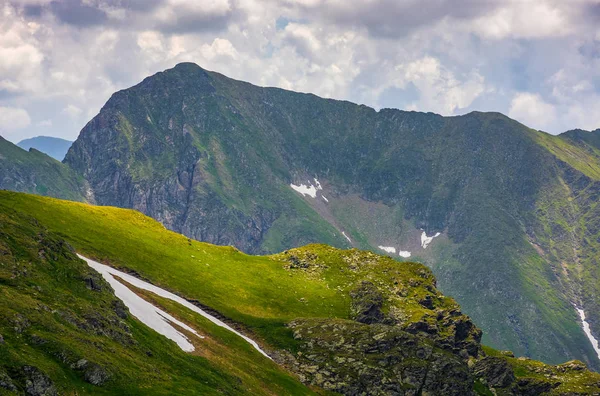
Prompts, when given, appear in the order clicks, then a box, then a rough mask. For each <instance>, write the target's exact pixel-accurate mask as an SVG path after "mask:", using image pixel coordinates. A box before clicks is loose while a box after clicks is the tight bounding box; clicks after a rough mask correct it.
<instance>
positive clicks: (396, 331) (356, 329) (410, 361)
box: [288, 319, 473, 396]
mask: <svg viewBox="0 0 600 396" xmlns="http://www.w3.org/2000/svg"><path fill="white" fill-rule="evenodd" d="M290 327H291V329H292V330H293V331H294V338H295V339H296V340H298V341H299V342H300V345H301V349H300V350H301V353H300V354H298V355H297V356H295V357H294V358H291V359H290V361H289V362H288V364H290V365H292V367H293V368H294V371H296V372H299V373H300V374H301V375H302V376H303V377H304V378H305V381H306V382H308V383H310V384H313V385H317V386H320V387H322V388H324V389H326V390H329V391H334V392H339V393H342V394H344V395H407V396H408V395H421V394H428V395H471V394H472V383H473V377H472V375H471V373H470V371H469V368H468V365H467V362H466V361H465V360H463V359H461V358H460V357H458V356H456V355H454V356H453V355H452V354H449V353H447V352H443V351H441V350H440V349H439V348H436V347H434V346H433V345H432V344H431V342H428V341H427V340H426V339H424V338H421V337H418V336H414V335H412V334H409V333H407V332H405V331H403V330H402V329H401V328H400V327H398V326H389V325H383V324H370V325H369V324H363V323H358V322H353V321H344V320H328V319H323V320H296V321H294V322H292V323H291V324H290Z"/></svg>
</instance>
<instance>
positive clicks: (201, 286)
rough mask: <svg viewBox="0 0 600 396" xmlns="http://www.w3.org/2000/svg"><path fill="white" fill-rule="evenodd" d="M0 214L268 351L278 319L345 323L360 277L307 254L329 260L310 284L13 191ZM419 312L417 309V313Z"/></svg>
mask: <svg viewBox="0 0 600 396" xmlns="http://www.w3.org/2000/svg"><path fill="white" fill-rule="evenodd" d="M0 208H3V209H15V210H19V211H25V212H27V213H29V214H31V215H32V216H34V217H35V218H37V219H39V221H40V222H41V223H42V224H44V226H46V227H48V228H49V230H51V231H53V232H56V233H57V234H58V235H60V236H62V237H64V238H65V239H66V240H67V241H69V243H71V244H72V245H73V246H75V248H76V249H77V250H78V251H79V252H80V253H81V254H84V255H87V256H90V257H93V258H96V259H98V260H100V261H102V262H108V263H110V264H111V265H113V266H115V267H122V268H128V269H133V270H135V271H137V272H139V273H140V274H141V275H142V276H143V277H145V278H148V279H151V280H152V281H153V282H154V283H155V284H157V285H159V286H161V287H165V288H167V289H171V290H175V291H177V292H179V293H181V294H183V295H185V296H188V297H190V298H195V299H198V300H200V301H201V302H202V303H203V304H205V305H207V306H209V307H211V308H213V309H216V310H217V311H219V312H221V313H222V314H223V315H225V316H226V317H228V318H231V319H233V320H235V321H237V322H240V323H243V324H245V325H246V326H247V327H249V328H250V329H251V330H253V331H255V332H256V333H257V334H258V335H260V336H261V337H262V338H263V339H265V340H266V341H268V342H269V343H271V344H273V345H278V344H279V343H280V341H281V342H285V343H288V342H289V341H290V340H289V338H288V337H289V334H288V333H287V331H286V330H285V329H284V328H283V327H282V324H283V322H284V321H287V320H290V319H293V318H297V317H341V318H347V317H348V316H349V297H348V294H347V291H348V290H349V289H350V288H351V287H352V285H353V283H354V282H355V281H358V280H359V275H361V274H357V275H353V276H352V277H350V275H351V274H342V275H340V274H339V269H338V268H337V267H339V265H341V264H343V262H340V261H341V260H340V256H339V255H340V254H341V253H339V252H340V251H337V250H331V249H330V248H328V247H319V246H314V247H312V248H311V249H313V250H315V251H319V252H320V253H321V255H324V256H331V257H330V260H331V266H332V267H331V269H330V270H327V271H325V272H324V274H323V275H324V279H323V278H316V277H311V276H310V275H307V274H304V273H301V272H298V273H295V272H289V271H287V270H286V269H285V268H284V265H282V264H281V263H280V262H279V260H278V259H277V258H268V257H267V258H265V257H260V256H249V255H246V254H244V253H241V252H240V251H238V250H237V249H235V248H232V247H219V246H214V245H210V244H206V243H201V242H197V241H193V240H190V239H188V238H185V237H184V236H182V235H180V234H177V233H174V232H171V231H168V230H166V229H165V228H164V227H163V226H162V225H160V224H159V223H157V222H156V221H154V220H152V219H150V218H149V217H146V216H144V215H142V214H140V213H139V212H135V211H131V210H125V209H117V208H112V207H99V206H91V205H87V204H77V203H72V202H68V201H61V200H56V199H48V198H43V197H37V196H31V195H24V194H18V193H11V192H0ZM389 266H393V267H394V273H396V274H397V275H400V276H401V277H402V278H407V277H410V276H411V273H415V274H416V273H417V272H419V271H426V270H425V267H423V266H422V265H420V264H412V263H411V264H407V265H403V266H397V263H396V262H395V261H394V260H392V259H386V260H385V261H384V264H382V267H381V269H383V268H385V267H389ZM371 272H372V273H371ZM368 276H369V277H372V278H374V279H387V277H389V276H390V275H389V274H387V271H377V270H376V269H375V268H374V269H373V271H370V272H369V274H368ZM349 280H352V282H349ZM338 286H339V288H338ZM283 291H285V292H283ZM419 307H420V306H419V305H418V304H417V303H415V309H416V310H417V311H418V310H420V308H419Z"/></svg>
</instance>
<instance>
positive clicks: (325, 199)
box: [321, 195, 329, 203]
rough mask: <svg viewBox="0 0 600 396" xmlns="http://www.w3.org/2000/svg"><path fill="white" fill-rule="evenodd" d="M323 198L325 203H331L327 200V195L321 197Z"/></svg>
mask: <svg viewBox="0 0 600 396" xmlns="http://www.w3.org/2000/svg"><path fill="white" fill-rule="evenodd" d="M321 198H323V201H325V202H327V203H329V200H328V199H327V198H325V195H321Z"/></svg>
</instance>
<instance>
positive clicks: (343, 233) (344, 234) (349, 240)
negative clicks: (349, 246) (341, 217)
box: [342, 231, 352, 243]
mask: <svg viewBox="0 0 600 396" xmlns="http://www.w3.org/2000/svg"><path fill="white" fill-rule="evenodd" d="M342 235H343V236H344V237H346V239H347V240H348V242H350V243H352V240H351V239H350V238H348V235H346V233H345V232H344V231H342Z"/></svg>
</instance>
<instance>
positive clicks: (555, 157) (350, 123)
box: [0, 63, 600, 369]
mask: <svg viewBox="0 0 600 396" xmlns="http://www.w3.org/2000/svg"><path fill="white" fill-rule="evenodd" d="M599 155H600V130H597V131H593V132H588V131H581V130H575V131H569V132H566V133H563V134H561V135H559V136H553V135H549V134H546V133H544V132H540V131H536V130H532V129H530V128H527V127H526V126H524V125H522V124H520V123H518V122H516V121H514V120H512V119H510V118H508V117H506V116H504V115H502V114H499V113H480V112H473V113H469V114H466V115H463V116H457V117H442V116H439V115H436V114H433V113H418V112H406V111H400V110H395V109H382V110H379V111H376V110H374V109H372V108H369V107H367V106H363V105H356V104H353V103H350V102H345V101H336V100H331V99H323V98H319V97H317V96H315V95H311V94H301V93H296V92H291V91H286V90H282V89H277V88H262V87H257V86H254V85H251V84H249V83H245V82H241V81H236V80H233V79H230V78H227V77H225V76H223V75H221V74H219V73H215V72H210V71H207V70H204V69H202V68H200V67H199V66H197V65H195V64H190V63H184V64H179V65H177V66H176V67H175V68H173V69H170V70H167V71H165V72H162V73H158V74H156V75H154V76H151V77H148V78H146V79H145V80H144V81H142V82H141V83H140V84H138V85H136V86H134V87H132V88H129V89H126V90H123V91H119V92H117V93H115V94H114V95H113V96H112V97H111V98H110V99H109V101H108V102H107V103H106V104H105V106H104V107H103V108H102V110H101V111H100V113H99V114H98V115H97V116H96V117H94V118H93V119H92V120H91V121H90V122H89V123H88V124H87V125H86V126H85V127H84V128H83V130H82V131H81V133H80V135H79V137H78V139H77V140H76V141H75V142H74V143H73V145H72V146H71V148H70V149H69V151H68V153H67V155H66V156H65V159H64V161H63V163H60V162H58V161H54V160H52V159H51V158H49V157H47V156H45V155H43V154H41V153H39V152H36V151H35V150H32V151H30V152H25V151H22V150H21V151H15V148H14V147H10V143H8V142H3V145H2V146H0V156H1V157H0V166H2V167H3V168H2V169H3V173H2V174H3V178H2V184H1V185H0V186H1V187H2V188H6V189H12V190H17V191H26V192H34V193H37V194H42V195H50V196H55V197H60V198H67V199H72V200H86V201H87V202H90V203H95V204H98V205H109V206H118V207H123V208H132V209H136V210H139V211H140V212H142V213H144V214H147V215H149V216H151V217H152V218H154V219H156V220H158V221H159V222H161V223H162V224H163V225H164V226H165V227H167V228H168V229H170V230H173V231H176V232H179V233H182V234H184V235H186V236H188V237H189V238H192V239H196V240H199V241H205V242H209V243H213V244H218V245H232V246H235V247H236V248H238V249H240V250H242V251H244V252H246V253H251V254H272V253H278V252H282V251H285V250H287V249H290V248H294V247H297V246H302V245H306V244H309V243H325V244H328V245H331V246H334V247H338V248H351V247H356V248H360V249H365V250H371V251H374V252H377V253H381V254H389V255H390V256H392V257H393V258H395V259H396V260H398V261H404V262H407V261H409V260H410V261H420V262H422V263H424V264H426V265H427V266H429V267H430V268H431V270H432V271H433V273H434V274H435V276H436V278H437V282H438V286H439V288H440V290H441V291H442V292H443V293H445V294H447V295H450V296H452V297H454V298H455V299H456V300H457V301H458V303H459V304H460V305H461V307H462V310H463V311H464V312H465V313H466V314H468V315H469V316H470V317H471V318H472V319H473V321H474V323H476V324H477V325H478V326H479V327H480V328H481V329H482V330H483V342H484V343H485V344H488V345H490V346H492V347H495V348H497V349H509V350H512V351H514V353H515V354H516V355H519V356H528V357H531V358H535V359H539V360H542V361H544V362H546V363H551V364H558V363H562V362H564V361H566V360H570V359H574V358H576V359H579V360H582V361H584V362H585V363H587V364H588V365H589V366H590V367H592V368H596V369H598V368H600V360H598V354H597V353H596V351H595V350H594V347H593V345H592V343H591V342H590V339H588V337H587V336H586V334H585V332H584V330H583V329H582V326H581V324H582V322H581V318H580V316H579V315H578V310H577V309H580V310H582V312H584V314H585V317H586V320H587V323H589V325H590V327H591V335H592V336H595V337H596V338H598V336H599V335H600V314H599V312H600V306H599V305H600V297H599V296H600V293H599V292H600V290H599V289H600V266H599V263H598V259H599V258H600V252H599V248H600V246H599V242H598V241H599V239H598V238H599V235H598V234H599V233H600V214H599V213H597V210H598V209H596V202H598V194H599V192H600V183H599V180H600V157H599ZM31 164H35V165H33V166H32V165H31ZM8 167H10V168H8ZM42 168H44V169H43V172H50V171H51V172H52V173H51V174H39V172H42V170H40V169H42ZM4 169H10V171H8V170H7V171H4ZM32 169H35V170H32ZM397 265H398V266H402V265H403V264H402V263H398V264H397Z"/></svg>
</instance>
